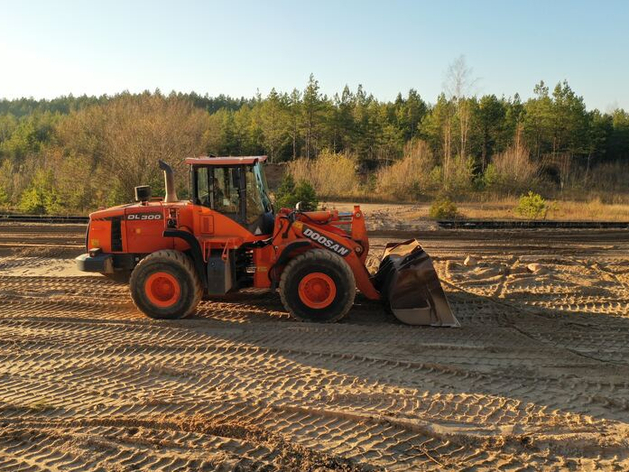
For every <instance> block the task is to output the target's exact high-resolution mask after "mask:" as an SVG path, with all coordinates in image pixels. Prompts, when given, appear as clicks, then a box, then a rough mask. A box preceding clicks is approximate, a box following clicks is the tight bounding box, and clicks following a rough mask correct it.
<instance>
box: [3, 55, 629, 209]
mask: <svg viewBox="0 0 629 472" xmlns="http://www.w3.org/2000/svg"><path fill="white" fill-rule="evenodd" d="M472 88H473V81H472V80H471V79H470V77H469V69H468V68H467V66H466V65H465V63H464V62H458V63H457V62H455V63H454V64H453V65H452V66H451V68H450V69H449V71H448V79H447V80H446V82H444V91H443V93H441V94H440V95H439V96H438V97H436V98H435V99H434V100H433V101H429V100H428V99H427V98H425V97H422V96H421V95H420V93H419V92H418V91H416V90H413V89H411V90H409V91H408V92H407V93H406V94H402V93H400V94H398V96H397V97H396V99H395V100H393V101H381V100H378V99H377V98H376V97H374V96H373V95H372V94H369V93H368V92H367V91H366V90H364V88H363V87H362V86H358V88H357V89H356V90H350V89H349V88H348V87H347V86H346V87H345V88H344V89H343V90H342V91H340V92H339V93H336V94H334V95H333V96H328V95H324V94H322V93H321V91H320V86H319V82H318V81H317V80H316V79H315V77H314V76H312V75H311V76H310V80H309V81H308V83H307V84H306V86H305V88H303V89H302V90H300V89H294V90H293V91H292V92H290V93H289V92H279V91H276V90H275V89H273V90H271V91H270V93H269V94H268V95H266V96H264V97H263V96H261V95H260V94H258V95H256V96H254V97H251V98H244V97H243V98H233V97H229V96H225V95H219V96H216V97H210V96H208V95H205V96H201V95H198V94H196V93H177V92H171V93H170V94H164V93H162V92H161V91H159V90H155V91H153V92H149V91H146V92H143V93H129V92H123V93H120V94H117V95H113V96H107V95H103V96H100V97H93V96H80V97H74V96H71V95H70V96H63V97H59V98H55V99H52V100H44V99H42V100H35V99H32V98H22V99H13V100H8V99H3V100H0V207H2V208H4V209H8V210H12V211H18V212H28V213H50V214H56V213H81V212H85V211H88V210H91V209H95V208H97V207H102V206H105V205H111V204H116V203H123V202H127V201H130V199H131V198H132V195H133V187H134V186H135V185H140V184H151V185H152V186H153V192H154V194H158V193H159V191H160V189H161V187H162V183H161V177H160V173H159V171H158V169H157V165H156V162H157V160H158V159H163V160H165V161H168V162H171V163H172V164H174V165H175V166H176V168H177V170H179V173H178V174H179V185H180V186H181V188H182V191H183V192H184V195H185V190H184V189H185V186H186V183H185V178H186V174H185V172H184V169H183V167H182V160H183V158H184V157H187V156H197V155H260V154H266V155H268V156H269V162H270V163H274V164H280V163H285V164H283V165H285V166H286V167H285V168H286V169H287V170H288V171H289V172H290V173H292V174H293V176H294V177H295V178H296V179H298V180H299V179H305V180H308V181H310V182H311V184H312V185H313V186H314V187H315V189H316V190H317V192H318V193H319V194H320V195H323V196H326V197H332V198H363V199H379V200H381V201H417V200H430V199H431V198H434V197H435V196H437V195H444V194H445V195H448V196H450V197H451V198H454V199H462V198H466V199H488V198H494V197H497V196H504V195H519V194H522V193H523V192H526V191H528V190H535V191H537V192H540V193H543V194H546V195H549V196H553V197H555V198H572V199H580V198H582V199H586V198H590V197H591V196H592V195H597V196H598V197H597V198H603V199H607V200H610V201H611V200H613V201H616V200H618V201H624V198H625V194H627V193H629V183H627V182H629V178H628V177H629V113H628V112H626V111H625V110H623V109H616V110H613V111H607V112H602V111H599V110H597V109H587V107H586V105H585V101H584V99H583V97H581V96H579V95H578V93H576V92H575V91H574V90H572V88H571V87H570V85H569V84H568V82H567V81H562V82H560V83H557V84H556V85H555V86H554V87H551V86H549V85H547V84H546V83H544V82H543V81H541V82H539V83H538V84H537V85H535V86H534V88H533V89H532V92H533V93H532V95H531V98H529V99H527V100H522V99H521V98H520V96H519V95H518V94H515V95H513V96H511V97H504V96H501V97H498V96H496V95H493V94H485V95H482V96H478V95H477V94H474V93H473V91H472Z"/></svg>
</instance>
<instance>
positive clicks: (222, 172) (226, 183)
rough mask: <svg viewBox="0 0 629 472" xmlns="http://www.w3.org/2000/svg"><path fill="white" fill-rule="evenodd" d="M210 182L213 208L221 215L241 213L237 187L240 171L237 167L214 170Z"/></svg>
mask: <svg viewBox="0 0 629 472" xmlns="http://www.w3.org/2000/svg"><path fill="white" fill-rule="evenodd" d="M212 171H213V172H212V174H213V175H212V174H211V175H212V181H211V182H210V185H211V191H212V196H213V203H214V205H213V208H214V209H215V210H216V211H218V212H221V213H236V214H237V213H239V203H240V192H239V189H238V187H237V185H238V175H239V170H238V168H236V167H219V168H216V169H212Z"/></svg>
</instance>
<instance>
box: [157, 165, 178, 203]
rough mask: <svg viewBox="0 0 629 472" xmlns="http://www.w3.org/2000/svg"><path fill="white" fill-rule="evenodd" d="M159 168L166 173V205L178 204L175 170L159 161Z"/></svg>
mask: <svg viewBox="0 0 629 472" xmlns="http://www.w3.org/2000/svg"><path fill="white" fill-rule="evenodd" d="M159 168H160V169H162V170H163V171H164V187H165V189H166V196H165V197H164V203H174V202H178V201H179V199H178V198H177V191H176V190H175V176H174V174H173V169H172V168H171V167H170V166H169V165H168V164H166V163H165V162H164V161H162V160H160V161H159Z"/></svg>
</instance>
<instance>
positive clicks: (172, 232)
mask: <svg viewBox="0 0 629 472" xmlns="http://www.w3.org/2000/svg"><path fill="white" fill-rule="evenodd" d="M162 236H163V237H165V238H179V239H183V240H184V241H185V242H187V243H188V245H189V246H190V255H191V256H192V261H193V262H194V267H195V269H196V270H197V274H198V275H199V277H200V278H201V284H202V285H203V289H204V290H205V289H207V275H206V274H205V269H204V266H205V264H204V261H203V252H202V251H201V245H200V244H199V241H198V240H197V238H196V237H195V236H194V234H192V233H188V232H187V231H181V230H179V229H167V230H164V232H163V233H162Z"/></svg>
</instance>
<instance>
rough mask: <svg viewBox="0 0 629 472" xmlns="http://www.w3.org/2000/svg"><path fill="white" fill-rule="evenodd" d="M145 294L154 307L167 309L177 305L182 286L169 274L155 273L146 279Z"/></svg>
mask: <svg viewBox="0 0 629 472" xmlns="http://www.w3.org/2000/svg"><path fill="white" fill-rule="evenodd" d="M144 292H145V293H146V296H147V298H148V299H149V301H150V302H151V303H152V304H153V305H155V306H158V307H161V308H166V307H169V306H172V305H174V304H175V303H177V300H179V296H180V295H181V286H180V285H179V282H178V281H177V279H176V278H175V277H173V276H172V275H171V274H169V273H168V272H155V273H154V274H151V275H150V276H149V277H148V278H147V279H146V283H145V284H144Z"/></svg>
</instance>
